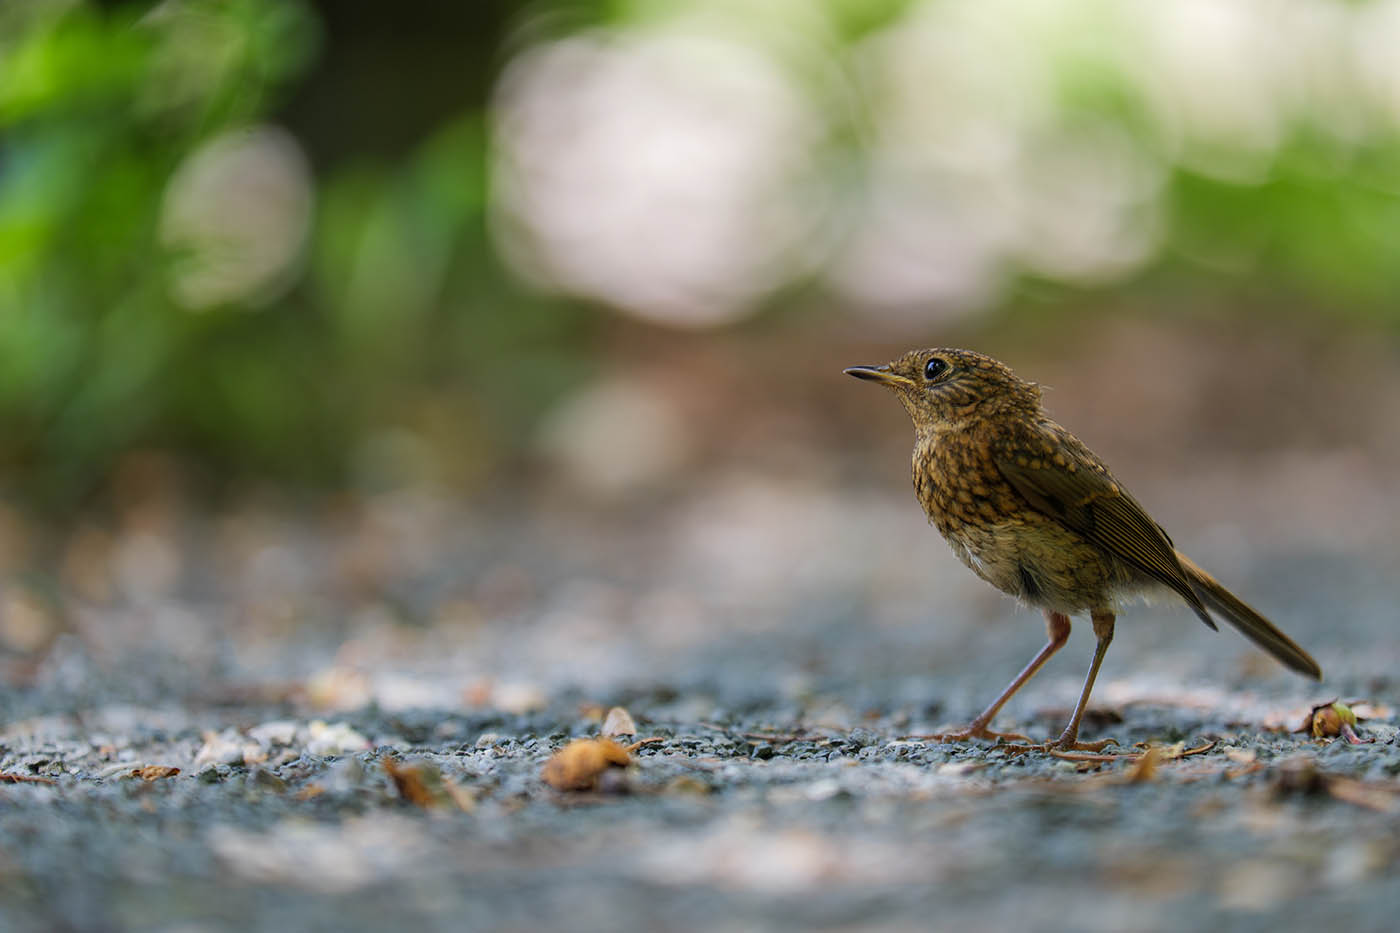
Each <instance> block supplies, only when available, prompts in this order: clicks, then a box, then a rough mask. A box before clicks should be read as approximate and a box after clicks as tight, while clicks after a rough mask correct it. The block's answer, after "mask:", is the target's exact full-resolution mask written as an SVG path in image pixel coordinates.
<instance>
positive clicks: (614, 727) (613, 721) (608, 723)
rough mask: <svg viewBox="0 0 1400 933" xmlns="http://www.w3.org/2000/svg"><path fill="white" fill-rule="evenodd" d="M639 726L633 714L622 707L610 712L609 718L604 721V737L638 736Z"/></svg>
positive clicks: (615, 707) (616, 707) (614, 708)
mask: <svg viewBox="0 0 1400 933" xmlns="http://www.w3.org/2000/svg"><path fill="white" fill-rule="evenodd" d="M636 734H637V724H636V723H635V722H633V721H632V714H631V713H629V712H627V710H625V709H623V708H622V707H621V706H614V707H613V708H612V709H610V710H608V718H607V719H604V720H603V735H636Z"/></svg>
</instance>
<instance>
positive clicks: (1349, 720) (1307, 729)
mask: <svg viewBox="0 0 1400 933" xmlns="http://www.w3.org/2000/svg"><path fill="white" fill-rule="evenodd" d="M1356 705H1358V706H1359V705H1360V703H1358V704H1356ZM1358 718H1359V717H1358V716H1357V713H1356V710H1355V709H1353V706H1352V705H1351V704H1347V703H1343V702H1342V701H1341V700H1328V701H1326V702H1323V703H1319V704H1317V705H1316V706H1314V707H1313V708H1312V710H1311V711H1310V712H1309V713H1308V715H1307V716H1306V717H1305V718H1304V719H1303V723H1302V725H1300V726H1299V727H1298V728H1297V729H1294V730H1293V731H1294V732H1303V733H1307V734H1309V735H1311V736H1312V737H1313V738H1315V739H1333V738H1337V737H1338V736H1340V737H1341V738H1344V739H1346V740H1347V742H1348V743H1350V744H1352V745H1364V744H1367V743H1369V742H1374V741H1375V739H1363V738H1361V737H1360V736H1358V735H1357V734H1356V723H1357V719H1358Z"/></svg>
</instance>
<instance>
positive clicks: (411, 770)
mask: <svg viewBox="0 0 1400 933" xmlns="http://www.w3.org/2000/svg"><path fill="white" fill-rule="evenodd" d="M381 763H382V765H383V767H384V773H385V774H387V775H389V779H390V781H392V782H393V785H394V790H395V792H397V793H398V795H399V797H400V798H402V799H403V800H405V801H407V802H408V803H411V804H413V805H414V806H416V807H421V808H423V809H424V810H433V809H443V808H450V807H456V808H457V809H459V810H463V811H467V812H470V811H471V810H474V809H475V808H476V798H475V797H474V796H472V794H471V792H470V791H468V790H466V789H465V788H462V787H460V786H458V785H457V784H456V783H455V782H454V781H451V780H449V779H448V778H446V777H445V776H444V775H443V773H442V771H441V769H439V768H438V767H437V765H435V764H433V763H432V762H430V761H414V762H409V763H400V762H398V761H395V760H394V759H393V758H385V759H383V761H382V762H381Z"/></svg>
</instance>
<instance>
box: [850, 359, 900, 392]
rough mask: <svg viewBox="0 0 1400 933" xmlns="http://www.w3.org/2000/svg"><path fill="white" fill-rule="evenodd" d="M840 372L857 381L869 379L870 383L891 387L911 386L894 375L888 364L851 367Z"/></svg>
mask: <svg viewBox="0 0 1400 933" xmlns="http://www.w3.org/2000/svg"><path fill="white" fill-rule="evenodd" d="M842 372H844V373H845V374H846V375H848V376H855V377H856V378H857V379H869V380H870V381H871V382H878V383H880V384H881V385H887V386H891V387H894V386H907V385H912V384H913V383H911V382H910V381H909V380H908V379H906V378H904V377H903V376H900V375H896V374H895V373H894V371H893V370H891V369H890V367H889V365H888V364H886V365H884V366H852V367H850V368H849V369H843V370H842Z"/></svg>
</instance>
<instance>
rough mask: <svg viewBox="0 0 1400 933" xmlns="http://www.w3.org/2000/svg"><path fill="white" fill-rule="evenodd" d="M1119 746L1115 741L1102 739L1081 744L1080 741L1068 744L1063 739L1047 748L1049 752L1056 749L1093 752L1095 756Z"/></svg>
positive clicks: (1058, 750) (1059, 750) (1060, 750)
mask: <svg viewBox="0 0 1400 933" xmlns="http://www.w3.org/2000/svg"><path fill="white" fill-rule="evenodd" d="M1117 744H1118V743H1117V742H1116V741H1114V740H1113V739H1100V740H1099V741H1097V742H1080V741H1078V740H1071V741H1069V742H1066V741H1065V740H1064V739H1063V738H1061V739H1060V740H1059V741H1058V742H1055V743H1053V744H1050V743H1047V746H1046V748H1047V750H1049V749H1054V750H1055V751H1057V752H1093V753H1094V754H1098V753H1099V752H1102V751H1103V750H1104V749H1105V748H1108V747H1109V746H1110V745H1117Z"/></svg>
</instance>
